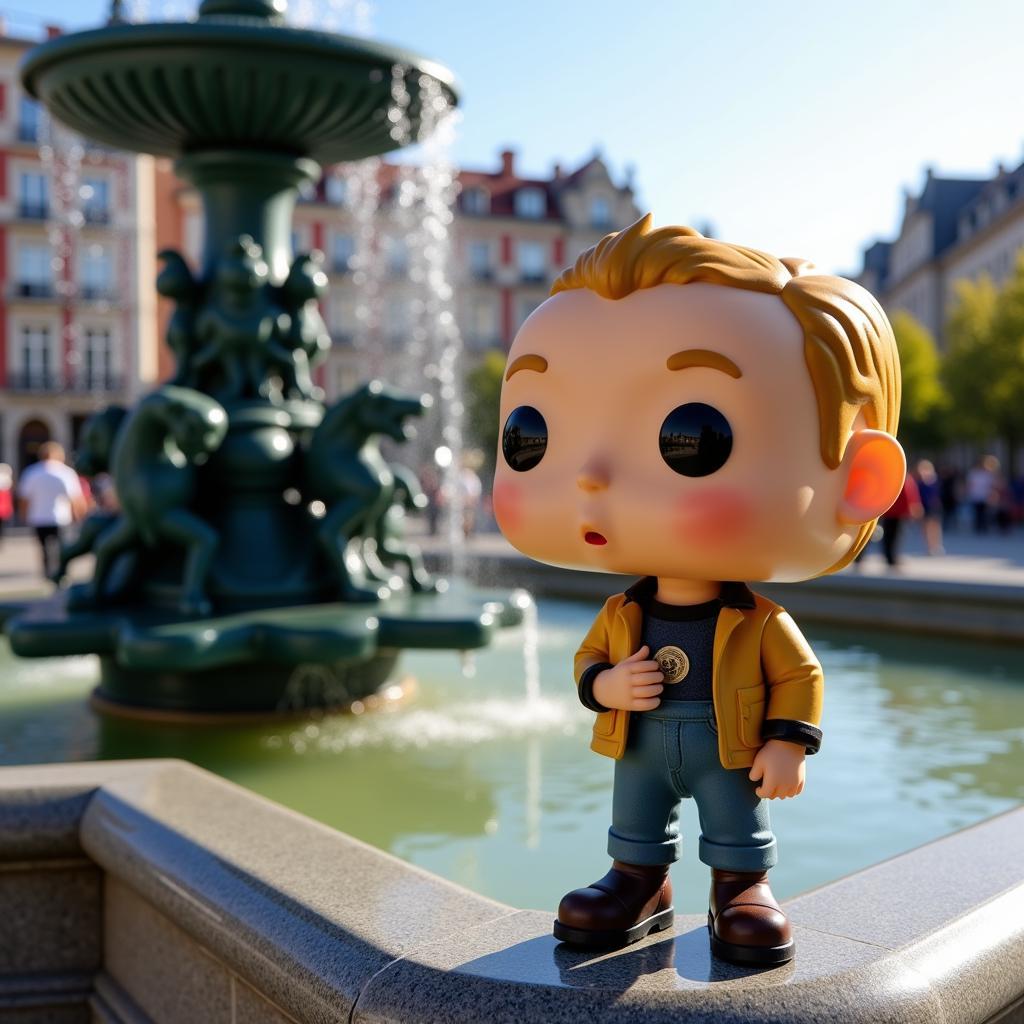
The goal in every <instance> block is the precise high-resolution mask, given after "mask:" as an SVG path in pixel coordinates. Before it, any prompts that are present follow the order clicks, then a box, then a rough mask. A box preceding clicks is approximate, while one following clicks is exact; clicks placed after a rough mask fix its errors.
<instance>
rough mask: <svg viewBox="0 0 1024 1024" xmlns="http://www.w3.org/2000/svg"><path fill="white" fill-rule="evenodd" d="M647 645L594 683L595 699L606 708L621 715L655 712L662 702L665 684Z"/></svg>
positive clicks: (607, 669)
mask: <svg viewBox="0 0 1024 1024" xmlns="http://www.w3.org/2000/svg"><path fill="white" fill-rule="evenodd" d="M648 653H649V652H648V649H647V645H646V644H644V646H643V647H641V648H640V650H639V651H637V652H636V654H631V655H630V656H629V657H628V658H624V659H623V660H622V661H620V662H619V663H618V665H616V666H615V667H614V668H606V669H605V670H604V671H603V672H599V673H598V674H597V678H596V679H595V680H594V697H595V698H596V699H597V700H598V701H600V703H602V704H603V705H604V706H605V707H606V708H618V709H619V710H620V711H652V710H653V709H654V708H656V707H657V706H658V705H659V704H660V703H661V700H660V698H659V697H658V694H659V693H661V691H662V690H663V689H665V687H664V685H663V683H664V680H665V677H664V675H662V672H661V669H660V668H658V663H657V662H656V661H650V660H648V658H647V655H648Z"/></svg>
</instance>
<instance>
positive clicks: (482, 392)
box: [466, 349, 505, 474]
mask: <svg viewBox="0 0 1024 1024" xmlns="http://www.w3.org/2000/svg"><path fill="white" fill-rule="evenodd" d="M504 373H505V353H504V352H502V351H500V350H498V349H492V350H491V351H489V352H486V353H485V354H484V357H483V358H482V359H481V360H480V362H479V363H477V365H476V366H474V367H473V369H472V370H470V371H469V373H467V374H466V438H467V440H468V441H469V442H470V443H471V444H472V445H474V446H475V447H477V448H480V449H481V450H482V451H483V453H484V457H485V459H486V463H485V466H486V471H487V473H488V474H490V473H493V471H494V459H495V456H496V454H497V451H498V432H499V430H500V428H501V425H500V424H499V423H498V415H499V402H500V399H501V379H502V376H503V375H504Z"/></svg>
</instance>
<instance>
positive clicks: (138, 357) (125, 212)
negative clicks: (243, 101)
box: [0, 31, 157, 471]
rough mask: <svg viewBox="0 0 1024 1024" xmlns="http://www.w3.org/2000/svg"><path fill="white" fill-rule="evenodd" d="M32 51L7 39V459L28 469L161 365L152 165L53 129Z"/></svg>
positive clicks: (0, 199) (2, 334)
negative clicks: (32, 72) (24, 71)
mask: <svg viewBox="0 0 1024 1024" xmlns="http://www.w3.org/2000/svg"><path fill="white" fill-rule="evenodd" d="M52 34H55V33H53V32H52V31H51V35H52ZM31 45H33V44H32V43H31V42H30V41H26V40H22V39H16V38H12V37H9V36H6V37H0V282H2V290H0V462H7V463H10V464H11V465H12V466H14V468H15V470H17V471H20V470H21V469H23V468H24V467H25V466H26V465H27V464H28V463H30V462H32V461H34V459H35V453H36V450H37V449H38V447H39V445H40V444H41V443H42V442H43V441H46V440H56V441H59V442H60V443H61V444H63V445H64V446H65V447H67V448H68V449H71V448H73V446H74V445H75V443H76V441H77V438H78V433H79V431H80V429H81V426H82V424H83V423H84V421H85V420H86V419H87V418H88V416H89V415H90V414H91V413H93V412H94V411H96V410H97V409H100V408H103V407H104V406H106V405H110V404H112V403H121V404H128V403H130V402H131V401H132V400H133V399H134V397H135V396H137V395H138V393H139V391H140V390H141V389H142V388H143V387H144V386H146V385H147V384H148V383H150V382H151V381H152V380H153V379H154V378H155V376H156V369H157V367H156V320H155V312H156V310H155V297H154V296H153V295H152V292H153V284H152V282H153V275H154V273H155V260H154V258H153V252H154V250H153V242H154V237H153V230H152V225H153V222H154V212H153V173H152V161H150V160H149V159H148V158H145V157H133V156H129V155H126V154H123V153H115V152H113V151H111V150H108V149H103V148H100V147H93V146H84V147H83V146H82V145H81V142H80V140H78V139H77V138H76V137H74V136H72V135H71V134H70V133H67V132H65V131H64V130H63V129H61V128H60V127H59V126H56V125H52V124H51V123H50V122H49V121H48V119H47V118H46V117H45V116H44V113H43V111H42V110H41V108H40V106H39V105H38V104H37V103H36V102H35V101H34V100H32V99H31V97H29V96H27V95H26V94H25V93H24V92H23V91H22V90H21V86H20V82H19V79H18V73H17V68H18V62H19V60H20V58H21V56H22V54H23V53H24V51H25V50H27V49H28V48H29V47H30V46H31ZM140 284H141V287H140Z"/></svg>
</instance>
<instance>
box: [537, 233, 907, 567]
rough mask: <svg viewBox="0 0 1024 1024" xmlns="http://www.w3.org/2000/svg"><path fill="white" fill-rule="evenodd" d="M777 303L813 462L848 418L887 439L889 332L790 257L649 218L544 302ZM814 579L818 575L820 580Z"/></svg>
mask: <svg viewBox="0 0 1024 1024" xmlns="http://www.w3.org/2000/svg"><path fill="white" fill-rule="evenodd" d="M698 281H699V282H704V283H707V284H717V285H724V286H726V287H729V288H742V289H744V290H747V291H755V292H764V293H765V294H768V295H778V296H779V297H780V298H781V299H782V301H783V302H784V303H785V304H786V306H787V307H788V308H789V310H790V312H791V313H792V314H793V315H794V316H795V317H796V319H797V321H798V322H799V324H800V327H801V330H802V331H803V337H804V361H805V362H806V364H807V370H808V372H809V373H810V375H811V382H812V384H813V386H814V394H815V397H816V398H817V403H818V422H819V440H820V445H821V458H822V460H823V461H824V463H825V465H826V466H828V467H829V468H830V469H836V468H838V466H839V464H840V463H841V462H842V459H843V452H844V451H845V448H846V443H847V441H848V440H849V437H850V434H851V432H852V430H853V425H854V421H855V420H856V419H857V416H858V415H863V417H864V422H865V424H866V425H867V426H868V427H869V428H872V429H875V430H884V431H885V432H886V433H887V434H891V435H892V436H893V437H895V436H896V426H897V422H898V420H899V411H900V367H899V356H898V354H897V350H896V341H895V339H894V338H893V334H892V327H891V326H890V325H889V320H888V318H887V317H886V315H885V313H884V312H883V311H882V307H881V306H880V305H879V304H878V302H877V301H876V300H875V298H874V296H872V295H871V294H870V293H869V292H867V291H866V290H865V289H863V288H861V286H860V285H858V284H854V283H853V281H847V280H846V279H845V278H842V277H834V276H832V275H831V274H821V273H817V272H816V271H815V268H814V265H813V264H811V263H808V262H806V261H804V260H799V259H778V258H776V257H775V256H770V255H769V254H768V253H764V252H760V251H758V250H757V249H747V248H745V247H744V246H741V245H730V244H729V243H728V242H720V241H718V240H717V239H715V238H705V237H704V236H703V235H701V234H700V233H699V232H697V231H694V230H693V228H688V227H664V228H658V229H655V228H654V227H653V221H652V218H651V215H650V214H647V215H646V216H644V217H642V218H641V219H640V220H638V221H637V222H636V223H635V224H633V225H631V226H630V227H628V228H626V229H625V230H624V231H618V232H614V233H612V234H610V235H606V236H605V237H604V238H602V239H601V241H600V242H598V243H597V245H595V246H593V247H592V248H590V249H588V250H587V251H586V252H584V253H582V254H581V255H580V257H579V258H578V259H577V260H576V262H575V263H574V264H573V265H572V266H571V267H569V268H568V269H567V270H565V271H563V272H562V273H561V274H560V275H559V277H558V279H557V280H556V281H555V283H554V284H553V285H552V287H551V294H552V295H556V294H557V293H558V292H562V291H569V290H571V289H574V288H586V289H588V290H590V291H593V292H596V293H597V294H598V295H601V296H602V297H604V298H606V299H621V298H624V297H625V296H627V295H630V294H631V293H633V292H635V291H639V290H640V289H642V288H653V287H655V286H656V285H659V284H690V283H692V282H698ZM874 529H875V520H872V521H871V522H870V523H865V524H864V525H863V526H862V527H861V528H860V531H859V532H858V534H857V537H856V539H855V540H854V543H853V546H852V547H851V548H850V550H849V551H848V552H847V553H846V555H844V556H843V558H842V559H840V560H839V561H838V562H837V563H836V564H835V565H833V566H831V567H830V568H829V569H827V570H826V571H825V572H826V573H829V572H835V571H836V570H838V569H841V568H842V567H843V566H844V565H848V564H849V563H850V562H851V561H853V559H854V558H855V557H856V556H857V554H859V552H860V551H861V549H862V548H863V547H864V545H865V544H867V542H868V540H869V539H870V537H871V534H872V533H873V532H874ZM822 575H824V573H823V574H822Z"/></svg>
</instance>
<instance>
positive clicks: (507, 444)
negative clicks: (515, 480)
mask: <svg viewBox="0 0 1024 1024" xmlns="http://www.w3.org/2000/svg"><path fill="white" fill-rule="evenodd" d="M547 446H548V425H547V424H546V423H545V422H544V417H543V416H541V414H540V413H539V412H538V411H537V410H536V409H534V407H533V406H532V405H521V406H519V408H518V409H513V410H512V412H510V413H509V416H508V419H507V420H505V429H504V430H503V431H502V432H501V454H502V455H504V456H505V461H506V462H507V463H508V464H509V466H511V467H512V469H514V470H515V471H516V472H517V473H525V472H526V470H528V469H533V467H534V466H536V465H537V463H538V462H540V460H541V459H543V458H544V450H545V449H546V448H547Z"/></svg>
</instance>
